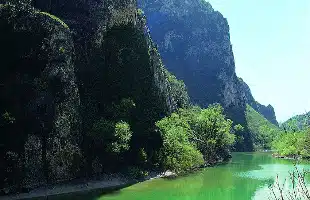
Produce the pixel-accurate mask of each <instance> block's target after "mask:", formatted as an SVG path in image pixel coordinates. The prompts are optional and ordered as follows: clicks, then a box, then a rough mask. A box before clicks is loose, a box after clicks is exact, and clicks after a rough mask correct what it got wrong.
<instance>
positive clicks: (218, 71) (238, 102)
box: [138, 0, 277, 150]
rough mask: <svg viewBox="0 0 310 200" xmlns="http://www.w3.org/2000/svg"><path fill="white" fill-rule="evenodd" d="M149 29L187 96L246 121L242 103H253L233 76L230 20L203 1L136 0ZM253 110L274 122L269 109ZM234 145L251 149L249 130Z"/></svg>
mask: <svg viewBox="0 0 310 200" xmlns="http://www.w3.org/2000/svg"><path fill="white" fill-rule="evenodd" d="M138 5H139V7H141V9H142V10H144V12H145V15H146V16H147V21H148V25H149V27H150V32H151V35H152V38H153V39H154V41H155V43H156V44H157V45H158V47H159V50H160V53H161V55H162V57H163V61H164V63H165V65H166V67H167V68H168V69H169V70H170V71H171V72H173V73H174V74H176V76H177V78H179V79H183V80H184V82H185V84H186V85H187V87H188V93H189V95H190V97H191V101H192V102H193V103H194V104H198V105H200V106H202V107H207V106H208V105H209V104H212V103H220V104H222V106H223V107H224V108H225V110H226V114H227V116H228V117H230V118H232V119H233V120H234V122H235V123H241V124H243V125H245V126H246V120H245V114H244V113H245V112H244V111H245V107H246V104H247V103H249V102H255V100H254V98H250V97H249V96H252V94H251V92H250V91H249V90H248V89H249V88H247V87H245V85H244V84H245V83H244V82H243V81H242V79H239V78H238V77H237V76H236V72H235V62H234V55H233V51H232V44H231V41H230V33H229V25H228V22H227V19H225V18H224V17H223V16H222V14H221V13H220V12H217V11H215V10H214V9H213V8H212V6H211V4H209V3H208V2H206V1H204V0H193V1H187V0H168V1H167V0H156V1H155V0H139V1H138ZM255 105H256V106H255V109H256V110H257V111H258V112H260V113H261V114H263V115H264V116H265V117H266V118H267V119H268V120H270V121H271V122H272V123H274V124H277V122H276V119H275V114H274V111H273V109H272V108H271V107H270V106H268V107H264V106H262V105H260V104H259V103H255ZM242 136H243V137H244V138H245V143H244V144H240V145H237V146H239V147H238V149H240V150H242V149H245V150H250V149H252V144H251V143H252V142H251V139H250V136H249V134H246V133H244V134H243V135H242Z"/></svg>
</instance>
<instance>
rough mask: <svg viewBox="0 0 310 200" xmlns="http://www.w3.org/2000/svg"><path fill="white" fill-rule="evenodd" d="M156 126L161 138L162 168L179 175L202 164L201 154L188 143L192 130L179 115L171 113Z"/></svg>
mask: <svg viewBox="0 0 310 200" xmlns="http://www.w3.org/2000/svg"><path fill="white" fill-rule="evenodd" d="M156 126H157V127H158V128H159V130H160V132H161V136H162V138H163V147H162V150H161V158H162V162H163V166H164V168H166V169H170V170H172V171H174V172H177V173H180V172H184V171H186V170H188V169H192V168H195V167H199V166H200V165H202V164H203V158H202V154H201V153H200V152H199V151H198V150H197V149H196V148H195V146H194V144H192V143H191V142H190V141H189V137H190V135H191V134H192V133H191V132H192V130H191V129H190V126H189V124H188V123H187V122H186V121H185V120H183V119H182V118H181V116H180V115H178V114H176V113H173V114H172V115H171V116H170V117H166V118H164V119H162V120H160V121H159V122H157V123H156Z"/></svg>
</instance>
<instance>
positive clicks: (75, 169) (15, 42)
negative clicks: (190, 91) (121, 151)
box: [0, 0, 188, 192]
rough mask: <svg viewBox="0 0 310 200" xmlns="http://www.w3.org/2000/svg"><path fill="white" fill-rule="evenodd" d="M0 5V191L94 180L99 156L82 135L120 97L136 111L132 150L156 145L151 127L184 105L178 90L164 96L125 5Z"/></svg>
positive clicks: (138, 24)
mask: <svg viewBox="0 0 310 200" xmlns="http://www.w3.org/2000/svg"><path fill="white" fill-rule="evenodd" d="M6 2H11V1H4V0H2V1H0V3H3V4H0V29H1V32H0V43H1V47H0V48H1V54H0V59H1V63H2V64H1V73H0V90H1V91H0V95H1V98H0V101H1V105H0V109H1V110H0V112H1V113H0V114H1V116H2V118H1V124H0V129H1V130H0V132H1V134H2V135H1V142H0V153H1V155H0V159H1V160H0V163H1V164H0V168H1V173H0V176H1V177H0V178H1V181H0V188H5V189H6V190H5V191H9V192H12V191H13V192H14V191H16V190H17V188H19V189H20V188H25V187H30V188H32V187H36V186H39V185H42V184H45V183H55V182H60V181H65V180H70V179H72V178H76V177H80V176H85V173H87V174H88V175H90V174H93V173H95V172H97V171H98V170H97V171H94V169H93V166H92V164H93V163H94V162H97V160H96V158H97V157H96V155H94V154H98V152H95V153H94V152H93V149H90V147H91V146H92V143H90V140H89V138H88V136H87V134H88V133H89V132H90V130H91V128H92V126H93V124H94V123H95V122H96V121H97V120H99V119H100V118H102V117H104V118H110V117H111V116H110V114H109V108H110V107H111V105H114V103H115V102H120V101H121V100H122V99H124V98H130V99H132V100H133V101H134V104H135V109H134V111H133V113H131V116H130V119H128V120H129V123H130V125H131V127H132V129H133V131H134V133H137V134H136V135H133V142H132V143H133V144H131V146H132V148H133V149H134V148H137V149H138V148H139V147H140V146H146V147H148V151H152V149H153V148H156V146H154V145H158V144H160V142H158V140H159V139H160V138H158V137H159V135H158V134H155V132H154V126H155V121H157V120H159V119H160V118H161V117H163V116H165V115H167V114H169V113H171V112H172V111H173V110H175V109H176V108H177V107H180V106H186V105H188V96H187V92H186V88H185V86H184V84H183V85H182V84H181V86H182V87H180V89H179V90H177V91H178V92H179V93H178V94H174V93H173V92H172V91H175V90H173V88H174V87H176V84H175V83H176V82H175V80H176V79H173V78H172V79H171V74H170V73H169V72H167V70H165V69H164V66H163V64H162V62H161V58H160V55H159V53H158V52H157V49H156V47H155V46H154V44H153V42H152V40H151V38H150V36H149V33H148V32H147V27H146V25H145V18H144V17H143V15H142V13H139V12H137V9H136V2H135V1H134V0H126V1H124V0H113V1H112V0H109V1H107V0H89V1H84V0H83V1H82V0H69V1H58V0H51V1H45V0H34V1H32V3H31V5H32V6H34V7H32V6H30V5H29V4H27V3H26V4H23V3H22V4H21V3H19V2H18V1H14V2H15V3H16V2H17V5H15V4H14V3H13V4H12V3H6ZM29 2H30V1H29ZM171 80H172V81H171ZM180 94H181V95H180ZM181 97H182V98H181ZM141 130H142V131H141ZM152 134H153V135H154V136H153V137H150V135H152ZM141 140H143V141H144V142H143V143H141V142H139V141H141ZM154 141H157V142H154ZM99 153H100V154H102V152H99ZM103 164H105V165H107V163H102V161H101V163H97V165H96V166H97V167H95V168H98V166H99V168H102V167H100V166H102V165H103ZM99 171H100V169H99ZM3 191H4V190H3Z"/></svg>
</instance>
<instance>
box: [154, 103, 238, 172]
mask: <svg viewBox="0 0 310 200" xmlns="http://www.w3.org/2000/svg"><path fill="white" fill-rule="evenodd" d="M156 126H157V127H158V128H159V131H160V133H161V136H162V139H163V148H162V150H161V158H162V160H163V165H164V167H165V168H167V169H170V170H172V171H174V172H177V173H180V172H184V171H186V170H188V169H192V168H195V167H199V166H200V165H202V164H203V162H204V160H203V157H204V158H205V159H206V161H209V160H215V159H216V157H219V155H220V154H221V153H223V152H227V151H229V148H230V147H231V145H233V144H234V142H235V136H234V135H233V134H232V133H231V130H232V121H231V120H229V119H225V116H224V115H223V108H222V107H221V106H220V105H218V104H216V105H211V106H209V107H208V108H207V109H201V108H199V107H191V108H188V109H179V110H178V111H177V112H176V113H173V114H171V115H170V116H169V117H166V118H164V119H162V120H160V121H159V122H157V123H156Z"/></svg>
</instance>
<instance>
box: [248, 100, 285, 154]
mask: <svg viewBox="0 0 310 200" xmlns="http://www.w3.org/2000/svg"><path fill="white" fill-rule="evenodd" d="M246 119H247V126H248V129H249V132H250V134H251V135H252V140H253V143H254V148H255V149H256V150H263V149H271V147H272V145H271V143H272V142H273V141H274V140H276V139H277V137H278V135H280V134H281V130H280V128H279V127H277V126H276V125H274V124H272V123H271V122H270V121H268V120H267V119H266V118H264V117H263V116H262V115H261V114H259V113H258V112H257V111H255V110H254V109H253V108H252V107H251V106H250V105H247V109H246Z"/></svg>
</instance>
